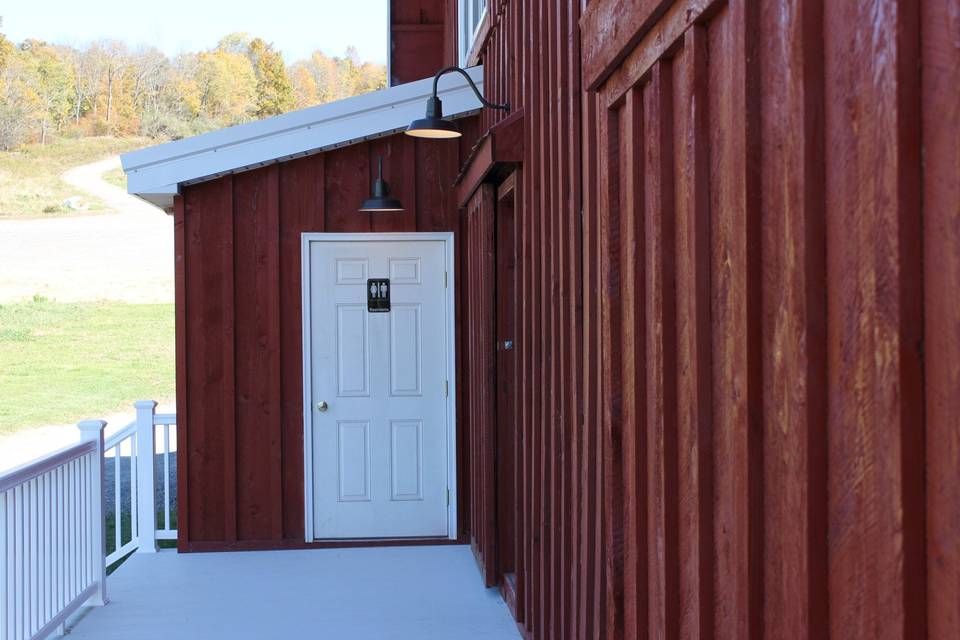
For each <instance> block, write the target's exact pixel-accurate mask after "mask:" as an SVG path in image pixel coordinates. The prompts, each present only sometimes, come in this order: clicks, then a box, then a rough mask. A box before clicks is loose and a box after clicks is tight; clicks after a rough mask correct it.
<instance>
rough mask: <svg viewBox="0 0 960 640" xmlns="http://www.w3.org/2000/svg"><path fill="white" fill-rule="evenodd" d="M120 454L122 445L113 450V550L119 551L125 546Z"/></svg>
mask: <svg viewBox="0 0 960 640" xmlns="http://www.w3.org/2000/svg"><path fill="white" fill-rule="evenodd" d="M120 452H121V447H120V445H117V446H115V447H114V448H113V545H114V546H113V548H114V550H117V551H119V549H120V547H122V546H123V541H122V540H121V538H122V536H121V533H122V532H123V531H122V530H123V526H122V517H121V513H122V511H121V504H120V502H121V500H120V498H121V495H120Z"/></svg>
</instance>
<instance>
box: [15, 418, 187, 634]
mask: <svg viewBox="0 0 960 640" xmlns="http://www.w3.org/2000/svg"><path fill="white" fill-rule="evenodd" d="M135 406H136V409H137V419H136V420H135V421H134V422H131V423H130V424H129V425H127V426H126V427H124V428H123V429H121V430H120V431H118V432H116V433H114V434H112V435H111V436H110V437H109V438H107V439H106V441H104V437H103V431H104V427H105V426H106V422H104V421H102V420H88V421H85V422H81V423H80V424H79V425H78V427H79V429H80V432H81V442H80V443H79V444H76V445H73V446H71V447H67V448H65V449H62V450H60V451H57V452H55V453H52V454H50V455H47V456H44V457H43V458H40V459H38V460H35V461H33V462H30V463H28V464H25V465H23V466H21V467H17V468H15V469H13V470H11V471H8V472H5V473H2V474H0V640H36V639H40V638H45V637H47V636H49V635H50V634H51V633H54V632H59V633H62V632H63V624H64V621H65V620H66V619H67V618H68V617H69V616H70V615H72V614H73V613H74V612H75V611H76V610H77V609H79V608H80V607H81V606H84V605H87V606H98V605H103V604H105V603H106V602H107V597H106V568H107V566H109V565H111V564H113V563H114V562H116V561H117V560H120V559H121V558H123V557H124V556H126V555H127V554H129V553H130V552H132V551H133V550H135V549H139V551H141V552H145V553H151V552H155V551H156V549H157V545H156V541H157V540H169V539H176V536H177V531H176V527H175V526H172V522H171V516H172V515H173V514H175V509H174V508H173V506H174V505H175V500H176V498H175V497H174V496H173V492H172V491H171V472H172V471H173V470H174V467H173V465H172V464H171V458H172V454H173V452H174V451H175V447H176V441H175V438H176V434H175V430H174V427H175V425H176V416H175V415H173V414H157V413H156V406H157V403H156V402H153V401H152V400H151V401H140V402H137V403H136V405H135ZM158 427H159V428H158ZM171 432H173V434H172V435H173V441H171ZM157 455H160V456H162V458H161V466H162V469H163V478H162V481H161V482H160V483H159V484H160V485H161V486H162V497H161V494H160V492H159V491H158V490H157V489H158V487H157V484H158V483H157V481H156V480H157V478H156V476H155V465H156V464H157ZM108 496H109V497H110V502H111V504H109V505H108V504H106V501H107V497H108ZM158 498H160V499H159V504H158V500H157V499H158ZM158 508H159V513H160V514H162V517H163V526H162V527H160V528H158V527H157V513H158ZM111 511H112V516H113V517H112V518H108V517H107V515H108V514H110V512H111ZM148 531H149V532H150V534H149V535H141V532H148ZM108 537H109V540H110V542H111V543H112V545H110V546H112V547H113V549H112V551H111V552H110V553H109V554H107V552H106V551H107V548H108V545H107V540H108Z"/></svg>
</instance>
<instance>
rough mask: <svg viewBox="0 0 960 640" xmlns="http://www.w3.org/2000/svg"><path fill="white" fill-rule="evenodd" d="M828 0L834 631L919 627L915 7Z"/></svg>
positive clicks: (896, 631)
mask: <svg viewBox="0 0 960 640" xmlns="http://www.w3.org/2000/svg"><path fill="white" fill-rule="evenodd" d="M886 8H887V9H888V11H884V12H881V13H875V12H874V11H873V10H872V9H871V8H870V7H867V6H864V5H860V4H856V3H842V4H835V3H825V4H824V25H825V39H824V44H825V74H826V86H827V87H828V91H827V96H826V98H827V99H826V134H827V139H828V140H830V145H831V151H830V152H829V153H828V154H827V156H826V162H827V164H826V203H827V207H826V220H827V224H826V227H827V229H826V232H827V273H828V274H829V277H830V280H831V282H830V286H829V287H828V290H827V311H828V324H827V336H828V347H827V357H828V365H827V369H828V375H829V390H830V393H829V398H828V402H829V405H828V407H829V409H828V411H829V413H828V427H827V433H828V446H829V453H828V460H829V465H828V466H829V476H828V478H829V480H828V482H829V485H828V495H829V590H830V635H831V636H835V635H847V636H854V637H873V638H902V637H921V638H922V637H924V634H925V627H926V625H925V620H926V615H925V613H926V612H925V606H926V604H925V580H924V568H925V567H924V565H925V562H924V558H923V553H924V550H923V540H924V520H925V516H924V503H925V500H924V499H923V491H924V489H923V469H924V456H923V449H922V447H923V426H922V425H923V419H924V406H923V393H922V387H921V381H922V378H921V373H922V370H921V366H920V353H919V349H920V343H921V339H922V321H921V317H920V305H921V304H922V293H921V288H920V287H921V284H922V282H921V277H920V276H921V256H920V218H919V216H918V215H917V212H918V211H920V205H921V202H920V188H919V175H920V174H919V172H920V158H919V153H920V147H919V144H918V139H919V135H920V130H919V122H920V117H919V116H920V114H919V103H920V102H919V95H918V90H919V84H918V78H919V75H918V74H917V71H916V70H917V64H916V63H917V53H918V44H919V43H918V36H919V23H918V18H919V15H918V13H919V10H918V5H917V3H915V2H893V3H889V5H887V7H886Z"/></svg>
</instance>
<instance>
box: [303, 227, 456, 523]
mask: <svg viewBox="0 0 960 640" xmlns="http://www.w3.org/2000/svg"><path fill="white" fill-rule="evenodd" d="M418 235H419V234H396V235H395V236H393V237H391V238H390V239H380V240H357V239H351V240H333V239H331V236H333V234H324V236H323V240H316V241H312V242H305V255H304V259H305V260H307V261H308V263H307V264H308V268H307V269H305V275H308V276H309V279H308V280H307V281H305V286H307V287H308V294H309V295H308V296H305V302H306V301H307V300H309V313H308V314H305V317H307V318H309V320H308V321H309V326H307V327H305V348H307V347H308V348H309V354H308V355H307V354H305V356H306V358H307V359H306V366H308V367H309V373H308V372H307V371H305V374H307V375H305V379H306V381H307V383H308V384H309V387H310V388H309V389H306V390H305V394H304V398H305V402H306V401H308V399H309V410H308V413H309V415H308V416H307V418H308V420H307V422H308V425H309V426H308V428H309V434H307V435H308V436H309V437H308V438H307V442H308V446H309V447H310V451H308V452H307V453H308V455H309V456H310V459H309V460H308V462H309V463H310V464H308V465H307V466H308V467H312V473H311V475H312V478H311V477H309V476H308V478H307V481H308V482H311V481H312V487H308V489H312V491H309V490H308V496H309V495H310V494H311V493H312V504H310V505H308V511H310V507H312V512H313V513H312V516H313V517H312V525H313V526H312V536H313V538H314V539H330V538H401V537H447V536H448V534H449V532H450V521H451V519H450V517H449V505H448V500H449V498H448V488H452V487H451V484H452V483H451V481H450V480H449V476H450V466H451V465H450V451H451V450H452V447H451V445H452V442H450V440H451V439H452V438H451V436H450V429H449V427H450V424H449V422H450V421H451V420H452V416H451V415H448V414H449V413H450V412H449V406H450V404H449V395H448V394H449V378H450V375H449V371H450V370H452V366H451V364H452V363H451V362H450V360H451V357H450V353H452V350H450V349H449V348H448V347H449V345H448V333H449V324H450V323H449V319H450V318H449V314H450V309H449V308H448V306H449V305H448V301H449V300H450V299H452V298H448V295H447V294H448V291H447V275H446V272H447V271H448V265H447V255H448V254H447V243H446V242H445V241H444V240H426V239H424V240H421V239H416V238H417V236H418ZM333 237H336V236H333ZM354 237H355V236H354ZM370 278H389V287H390V301H391V302H390V307H391V308H390V311H389V312H380V313H374V312H370V311H368V307H367V287H368V279H370ZM307 334H309V335H307ZM307 343H309V344H307ZM322 403H325V404H322Z"/></svg>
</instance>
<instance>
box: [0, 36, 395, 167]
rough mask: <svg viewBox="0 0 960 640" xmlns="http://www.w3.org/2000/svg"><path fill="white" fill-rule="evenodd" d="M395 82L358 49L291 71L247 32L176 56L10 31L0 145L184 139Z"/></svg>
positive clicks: (3, 52) (4, 46)
mask: <svg viewBox="0 0 960 640" xmlns="http://www.w3.org/2000/svg"><path fill="white" fill-rule="evenodd" d="M0 26H2V22H0ZM385 86H386V69H385V67H384V65H379V64H372V63H369V62H362V61H361V60H360V59H359V56H358V54H357V52H356V50H355V49H353V48H349V49H348V50H347V52H346V54H345V55H344V56H343V57H335V56H328V55H326V54H324V53H322V52H320V51H316V52H314V53H313V54H312V55H311V56H310V57H309V58H308V59H306V60H300V61H296V62H294V63H293V64H291V65H287V64H286V63H285V61H284V59H283V56H282V54H281V53H280V51H278V50H277V49H276V48H275V47H274V46H273V45H272V44H271V43H268V42H266V41H265V40H263V39H262V38H257V37H253V36H251V35H249V34H246V33H231V34H228V35H227V36H225V37H223V38H222V39H221V40H220V42H219V43H218V44H217V46H216V47H214V48H212V49H209V50H206V51H199V52H195V53H186V54H181V55H179V56H176V57H175V58H170V57H168V56H166V55H165V54H163V53H162V52H161V51H159V50H157V49H152V48H141V49H137V50H131V49H130V48H129V47H128V46H127V45H126V44H125V43H123V42H120V41H98V42H93V43H90V44H89V45H87V46H85V47H82V48H74V47H68V46H62V45H55V44H50V43H46V42H42V41H39V40H26V41H24V42H22V43H19V44H16V43H13V42H10V41H9V40H7V39H6V38H5V37H4V36H3V35H2V34H0V149H10V148H13V147H16V146H17V145H19V144H22V143H24V142H28V141H31V140H33V141H37V142H43V141H45V139H46V138H47V137H48V136H49V134H50V133H51V132H54V131H56V132H67V133H69V134H71V135H136V134H139V135H146V136H150V137H155V138H172V139H176V138H181V137H184V136H189V135H194V134H197V133H202V132H204V131H209V130H212V129H216V128H219V127H224V126H230V125H234V124H239V123H242V122H247V121H250V120H254V119H259V118H265V117H269V116H273V115H277V114H280V113H285V112H287V111H290V110H292V109H302V108H306V107H310V106H313V105H316V104H321V103H324V102H330V101H332V100H339V99H341V98H346V97H349V96H352V95H357V94H360V93H365V92H368V91H375V90H377V89H382V88H383V87H385Z"/></svg>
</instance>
